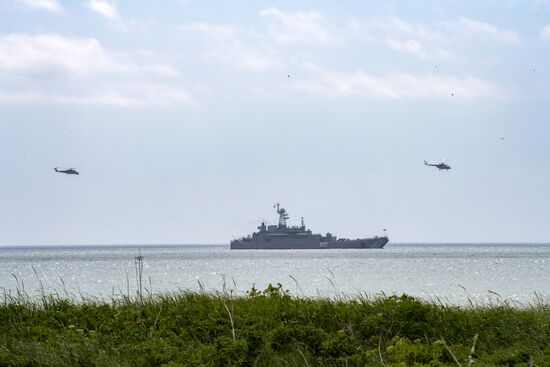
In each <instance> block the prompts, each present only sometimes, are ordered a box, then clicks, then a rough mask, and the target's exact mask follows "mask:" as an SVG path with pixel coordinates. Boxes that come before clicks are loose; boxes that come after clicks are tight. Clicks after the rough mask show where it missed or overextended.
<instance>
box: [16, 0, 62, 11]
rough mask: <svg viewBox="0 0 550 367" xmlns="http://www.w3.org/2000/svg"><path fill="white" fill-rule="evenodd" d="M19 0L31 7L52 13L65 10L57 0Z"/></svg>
mask: <svg viewBox="0 0 550 367" xmlns="http://www.w3.org/2000/svg"><path fill="white" fill-rule="evenodd" d="M19 2H20V3H21V4H23V5H25V6H27V7H29V8H32V9H37V10H46V11H50V12H52V13H60V12H61V11H62V10H63V8H62V7H61V5H60V4H59V3H58V2H57V0H19Z"/></svg>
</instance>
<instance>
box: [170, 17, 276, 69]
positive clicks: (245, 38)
mask: <svg viewBox="0 0 550 367" xmlns="http://www.w3.org/2000/svg"><path fill="white" fill-rule="evenodd" d="M180 29H181V32H182V34H183V35H184V37H188V40H191V41H193V42H196V43H195V44H194V49H195V50H199V49H204V51H205V52H206V54H207V55H208V57H209V58H210V59H211V60H212V61H215V62H220V63H224V64H230V65H232V66H233V67H236V68H238V69H241V70H250V71H264V70H270V69H274V68H277V67H280V66H281V65H282V63H281V61H280V60H279V58H278V56H277V53H276V52H275V51H274V50H272V49H271V48H270V47H269V46H268V45H265V44H263V43H262V40H261V38H255V37H254V35H251V34H247V33H246V32H243V31H242V30H239V29H237V28H234V27H229V26H220V25H212V24H208V23H192V24H189V25H186V26H183V27H181V28H180Z"/></svg>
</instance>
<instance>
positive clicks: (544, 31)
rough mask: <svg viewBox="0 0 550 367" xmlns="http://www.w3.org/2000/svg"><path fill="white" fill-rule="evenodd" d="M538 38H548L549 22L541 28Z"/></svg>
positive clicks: (549, 36)
mask: <svg viewBox="0 0 550 367" xmlns="http://www.w3.org/2000/svg"><path fill="white" fill-rule="evenodd" d="M540 38H542V39H545V40H550V24H548V25H546V26H545V27H544V28H542V29H541V31H540Z"/></svg>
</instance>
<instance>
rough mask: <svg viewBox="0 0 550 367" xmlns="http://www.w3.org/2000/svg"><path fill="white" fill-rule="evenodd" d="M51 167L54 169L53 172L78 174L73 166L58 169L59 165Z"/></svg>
mask: <svg viewBox="0 0 550 367" xmlns="http://www.w3.org/2000/svg"><path fill="white" fill-rule="evenodd" d="M53 169H54V170H55V172H58V173H66V174H68V175H79V173H78V171H77V170H75V169H74V168H69V169H59V167H54V168H53Z"/></svg>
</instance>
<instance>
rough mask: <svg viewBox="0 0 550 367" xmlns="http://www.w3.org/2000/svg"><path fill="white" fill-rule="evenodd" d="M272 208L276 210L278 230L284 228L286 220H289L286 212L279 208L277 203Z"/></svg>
mask: <svg viewBox="0 0 550 367" xmlns="http://www.w3.org/2000/svg"><path fill="white" fill-rule="evenodd" d="M273 207H274V208H277V214H279V228H281V227H286V220H287V219H288V218H289V217H288V214H287V212H286V210H285V209H284V208H280V205H279V203H275V204H274V205H273Z"/></svg>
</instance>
